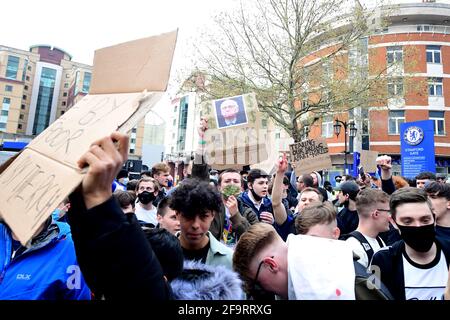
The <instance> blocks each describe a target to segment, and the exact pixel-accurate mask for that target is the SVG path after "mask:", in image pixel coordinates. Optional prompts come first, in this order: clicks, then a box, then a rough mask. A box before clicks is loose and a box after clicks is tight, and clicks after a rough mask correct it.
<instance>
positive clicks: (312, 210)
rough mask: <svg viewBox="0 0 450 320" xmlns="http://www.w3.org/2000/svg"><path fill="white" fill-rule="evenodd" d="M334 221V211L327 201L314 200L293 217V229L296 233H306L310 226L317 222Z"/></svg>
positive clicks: (327, 222) (328, 222)
mask: <svg viewBox="0 0 450 320" xmlns="http://www.w3.org/2000/svg"><path fill="white" fill-rule="evenodd" d="M334 221H336V211H335V210H334V208H333V205H332V204H331V203H330V202H328V201H325V202H315V203H311V204H310V205H309V206H307V207H305V208H304V209H303V210H302V213H301V214H300V215H299V216H297V218H296V219H295V230H296V231H297V234H307V233H308V231H309V229H311V227H313V226H315V225H318V224H330V223H332V222H334Z"/></svg>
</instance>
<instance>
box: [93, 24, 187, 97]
mask: <svg viewBox="0 0 450 320" xmlns="http://www.w3.org/2000/svg"><path fill="white" fill-rule="evenodd" d="M177 34H178V31H173V32H170V33H165V34H162V35H158V36H153V37H149V38H145V39H140V40H135V41H130V42H126V43H121V44H118V45H115V46H111V47H107V48H103V49H99V50H97V51H95V56H94V71H93V74H92V83H91V87H90V90H89V93H90V94H99V93H131V92H142V91H143V90H145V89H147V90H151V91H166V89H167V83H168V81H169V76H170V67H171V65H172V58H173V54H174V50H175V45H176V40H177ZM118 62H119V63H118Z"/></svg>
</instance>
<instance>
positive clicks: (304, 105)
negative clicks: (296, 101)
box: [302, 99, 309, 110]
mask: <svg viewBox="0 0 450 320" xmlns="http://www.w3.org/2000/svg"><path fill="white" fill-rule="evenodd" d="M308 106H309V105H308V99H304V100H302V110H307V109H308Z"/></svg>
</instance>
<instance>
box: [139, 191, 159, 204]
mask: <svg viewBox="0 0 450 320" xmlns="http://www.w3.org/2000/svg"><path fill="white" fill-rule="evenodd" d="M138 198H139V202H140V203H142V204H149V203H150V202H153V201H154V200H155V199H156V196H155V194H154V193H153V192H148V191H144V192H141V193H139V194H138Z"/></svg>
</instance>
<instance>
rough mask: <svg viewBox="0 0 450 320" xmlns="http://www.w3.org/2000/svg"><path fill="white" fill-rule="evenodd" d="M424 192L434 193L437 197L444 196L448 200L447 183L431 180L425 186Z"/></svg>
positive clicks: (449, 186) (449, 195)
mask: <svg viewBox="0 0 450 320" xmlns="http://www.w3.org/2000/svg"><path fill="white" fill-rule="evenodd" d="M424 190H425V192H426V193H428V195H430V196H431V195H436V196H437V197H439V198H445V199H447V200H448V201H450V184H448V183H439V182H436V181H434V182H431V183H430V184H428V185H427V186H426V187H425V189H424Z"/></svg>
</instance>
